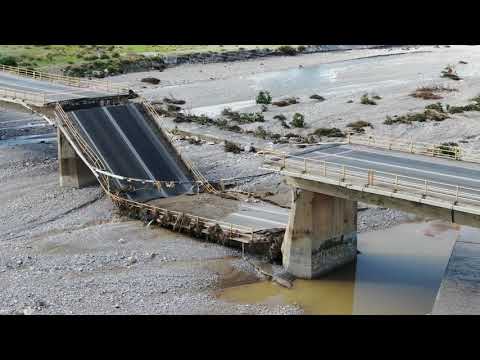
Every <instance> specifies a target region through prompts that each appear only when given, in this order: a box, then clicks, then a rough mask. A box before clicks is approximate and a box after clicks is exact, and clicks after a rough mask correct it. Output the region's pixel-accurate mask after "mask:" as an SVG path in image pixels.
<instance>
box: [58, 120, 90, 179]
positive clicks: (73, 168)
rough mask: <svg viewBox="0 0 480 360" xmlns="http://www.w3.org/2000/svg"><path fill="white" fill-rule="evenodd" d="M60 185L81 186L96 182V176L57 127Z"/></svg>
mask: <svg viewBox="0 0 480 360" xmlns="http://www.w3.org/2000/svg"><path fill="white" fill-rule="evenodd" d="M57 140H58V163H59V173H60V186H61V187H73V188H82V187H86V186H89V185H93V184H96V183H97V178H96V177H95V175H93V173H92V171H91V170H90V169H89V168H88V166H87V165H85V163H84V162H83V160H82V159H81V158H80V157H79V156H78V155H77V153H76V152H75V150H74V149H73V147H72V146H71V145H70V143H69V142H68V140H67V139H66V138H65V136H64V135H63V134H62V132H61V131H60V129H58V128H57Z"/></svg>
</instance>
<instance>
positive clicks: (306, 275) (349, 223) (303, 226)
mask: <svg viewBox="0 0 480 360" xmlns="http://www.w3.org/2000/svg"><path fill="white" fill-rule="evenodd" d="M292 192H293V194H292V195H293V203H292V208H291V210H290V217H289V223H288V226H287V229H286V232H285V238H284V241H283V244H282V255H283V266H284V268H285V270H286V271H287V272H289V273H290V274H292V275H294V276H296V277H299V278H303V279H312V278H315V277H318V276H321V275H324V274H326V273H328V272H330V271H332V270H334V269H336V268H338V267H340V266H342V265H345V264H348V263H350V262H352V261H354V260H355V258H356V256H357V202H356V201H352V200H347V199H343V198H339V197H334V196H330V195H325V194H322V193H316V192H312V191H308V190H303V189H299V188H297V187H292Z"/></svg>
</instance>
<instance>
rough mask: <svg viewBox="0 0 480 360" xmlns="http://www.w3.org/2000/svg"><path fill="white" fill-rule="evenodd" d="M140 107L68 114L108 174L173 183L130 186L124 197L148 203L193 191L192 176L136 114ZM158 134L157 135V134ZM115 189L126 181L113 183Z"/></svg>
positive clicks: (147, 123)
mask: <svg viewBox="0 0 480 360" xmlns="http://www.w3.org/2000/svg"><path fill="white" fill-rule="evenodd" d="M141 106H142V105H140V104H133V103H130V104H127V105H115V106H101V107H92V108H88V109H81V110H75V111H71V112H69V115H70V117H71V119H72V120H74V121H75V123H76V125H77V127H78V128H79V130H80V131H81V132H82V133H83V138H84V139H85V140H86V141H88V143H89V145H90V146H91V148H92V149H93V150H94V151H95V152H96V153H97V154H98V155H99V157H100V158H101V159H102V160H103V162H104V163H105V164H107V167H108V169H109V171H110V172H112V173H114V174H116V175H120V176H125V177H130V178H137V179H146V180H162V181H177V182H183V183H184V184H176V185H175V187H173V188H166V187H162V188H161V189H157V188H156V187H154V186H153V185H149V184H145V185H142V184H141V183H138V182H136V183H131V185H133V184H134V185H135V187H136V190H135V191H130V192H128V195H129V196H130V197H131V198H132V199H135V200H137V201H148V200H151V199H155V198H161V197H168V196H173V195H179V194H183V193H187V192H191V191H194V190H195V188H194V187H193V188H192V186H193V185H192V180H193V178H192V176H191V175H190V174H189V173H188V171H187V170H186V168H185V166H184V165H183V163H182V162H181V160H180V159H178V158H177V156H176V155H175V153H174V152H173V148H172V145H171V144H170V143H169V142H168V140H167V139H165V138H164V137H163V136H159V135H157V134H156V132H155V129H154V128H153V127H152V126H151V125H150V124H149V122H148V121H147V119H146V118H145V117H144V116H143V114H142V113H141V112H140V111H139V107H141ZM157 133H158V132H157ZM115 184H116V185H117V186H118V187H119V188H125V186H126V185H127V183H126V182H123V181H119V180H116V181H115Z"/></svg>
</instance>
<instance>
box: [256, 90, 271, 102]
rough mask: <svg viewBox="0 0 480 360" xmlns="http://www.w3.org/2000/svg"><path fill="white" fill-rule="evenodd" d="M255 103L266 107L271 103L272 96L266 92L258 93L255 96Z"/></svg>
mask: <svg viewBox="0 0 480 360" xmlns="http://www.w3.org/2000/svg"><path fill="white" fill-rule="evenodd" d="M256 102H257V104H265V105H268V104H271V103H272V96H271V95H270V93H269V92H268V91H264V90H262V91H260V92H259V93H258V95H257V98H256Z"/></svg>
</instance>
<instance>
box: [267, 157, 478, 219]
mask: <svg viewBox="0 0 480 360" xmlns="http://www.w3.org/2000/svg"><path fill="white" fill-rule="evenodd" d="M263 155H264V163H263V166H262V167H263V168H264V169H268V170H276V171H279V172H280V171H281V172H282V173H284V174H285V175H291V176H299V177H301V178H308V179H310V180H315V181H319V182H324V183H328V184H334V185H338V186H342V187H354V186H356V187H357V189H360V190H362V191H367V192H368V189H369V188H370V189H379V190H386V191H388V193H389V195H390V196H392V197H399V198H402V197H401V196H399V195H400V194H405V195H412V196H415V197H417V196H418V198H417V199H416V200H417V201H419V202H422V203H424V202H425V201H424V199H426V198H429V199H431V200H433V201H437V202H438V203H437V204H435V205H436V206H439V207H446V208H452V207H458V208H462V209H468V211H469V212H471V213H474V214H480V187H479V188H469V187H463V186H458V185H455V184H447V183H442V182H437V181H432V180H428V179H422V178H415V177H410V176H405V175H401V174H396V173H390V172H384V171H378V170H374V169H370V168H362V167H357V166H349V165H341V164H337V163H334V162H328V161H324V160H319V159H310V158H305V157H300V156H292V155H288V154H285V153H278V152H274V151H264V152H263ZM420 199H421V200H420Z"/></svg>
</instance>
